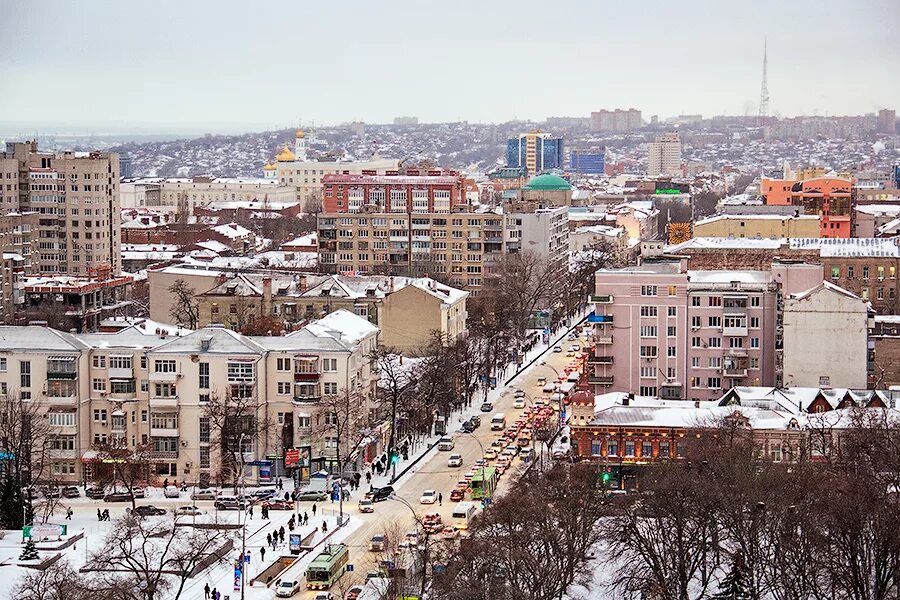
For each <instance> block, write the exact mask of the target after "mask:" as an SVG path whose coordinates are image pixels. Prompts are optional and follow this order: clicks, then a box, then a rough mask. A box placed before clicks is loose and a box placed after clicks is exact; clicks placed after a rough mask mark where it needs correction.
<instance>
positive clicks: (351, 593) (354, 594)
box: [344, 585, 363, 600]
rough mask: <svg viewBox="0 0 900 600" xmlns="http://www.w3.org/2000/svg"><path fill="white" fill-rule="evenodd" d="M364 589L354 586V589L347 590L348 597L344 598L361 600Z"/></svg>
mask: <svg viewBox="0 0 900 600" xmlns="http://www.w3.org/2000/svg"><path fill="white" fill-rule="evenodd" d="M362 591H363V589H362V587H361V586H358V585H354V586H353V587H352V588H350V589H349V590H347V595H346V596H344V598H346V599H347V600H359V596H360V595H361V594H362Z"/></svg>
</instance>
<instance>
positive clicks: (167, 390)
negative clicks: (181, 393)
mask: <svg viewBox="0 0 900 600" xmlns="http://www.w3.org/2000/svg"><path fill="white" fill-rule="evenodd" d="M154 392H155V393H154V395H155V397H156V398H175V397H176V394H175V386H174V385H172V384H171V383H157V384H156V385H155V386H154Z"/></svg>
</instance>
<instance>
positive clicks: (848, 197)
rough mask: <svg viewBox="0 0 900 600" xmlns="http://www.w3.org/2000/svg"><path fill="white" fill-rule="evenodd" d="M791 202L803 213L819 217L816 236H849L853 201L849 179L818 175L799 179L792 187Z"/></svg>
mask: <svg viewBox="0 0 900 600" xmlns="http://www.w3.org/2000/svg"><path fill="white" fill-rule="evenodd" d="M791 204H793V205H794V206H795V207H798V208H799V209H801V210H802V211H803V214H807V215H818V216H819V219H820V224H821V229H822V231H821V233H820V234H819V237H823V238H849V237H850V226H851V218H852V215H853V208H854V205H855V202H854V200H853V197H852V188H851V182H850V180H849V179H840V178H836V177H817V178H814V179H806V180H803V181H798V182H797V183H795V184H794V185H793V187H792V188H791Z"/></svg>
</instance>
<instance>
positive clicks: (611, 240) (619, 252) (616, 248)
mask: <svg viewBox="0 0 900 600" xmlns="http://www.w3.org/2000/svg"><path fill="white" fill-rule="evenodd" d="M570 229H571V226H570ZM603 243H606V244H609V247H610V250H611V252H612V254H613V262H614V264H624V262H625V261H626V260H627V258H628V237H627V235H626V234H625V230H624V229H622V228H621V227H610V226H609V225H583V226H581V227H578V228H576V229H571V230H570V231H569V252H573V253H575V252H584V251H587V250H590V249H591V248H593V247H595V246H596V245H598V244H603Z"/></svg>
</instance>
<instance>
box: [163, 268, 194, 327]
mask: <svg viewBox="0 0 900 600" xmlns="http://www.w3.org/2000/svg"><path fill="white" fill-rule="evenodd" d="M169 293H171V294H172V295H173V296H174V301H173V302H172V307H171V308H170V309H169V315H170V316H171V317H172V319H174V320H175V322H176V323H177V324H179V325H181V326H182V327H187V328H188V329H197V327H198V326H199V325H200V304H199V303H198V302H197V298H196V291H195V290H194V288H192V287H191V286H190V285H188V283H187V282H186V281H185V280H184V279H176V280H175V283H173V284H172V285H170V286H169Z"/></svg>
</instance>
